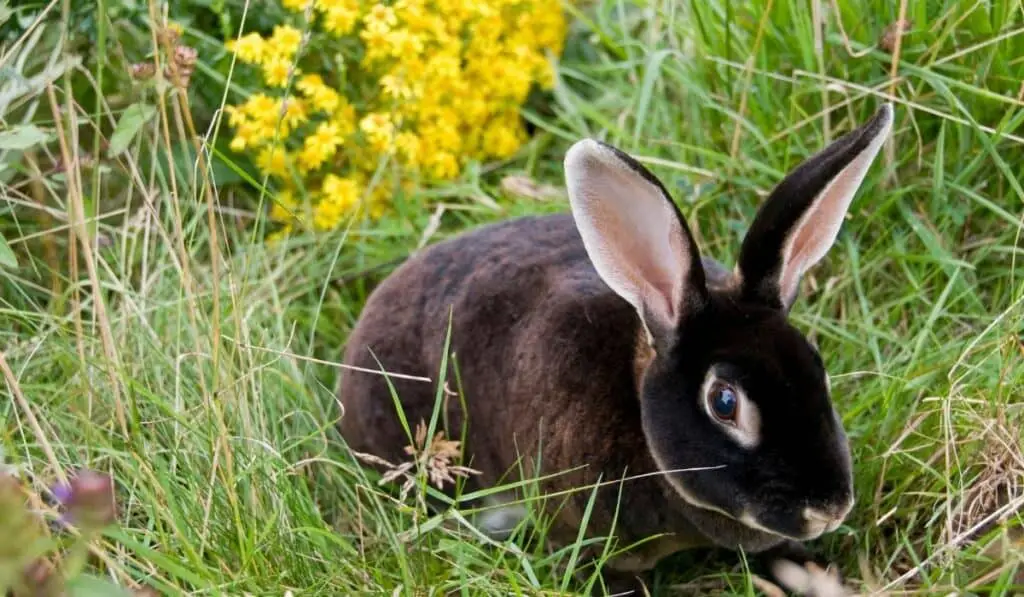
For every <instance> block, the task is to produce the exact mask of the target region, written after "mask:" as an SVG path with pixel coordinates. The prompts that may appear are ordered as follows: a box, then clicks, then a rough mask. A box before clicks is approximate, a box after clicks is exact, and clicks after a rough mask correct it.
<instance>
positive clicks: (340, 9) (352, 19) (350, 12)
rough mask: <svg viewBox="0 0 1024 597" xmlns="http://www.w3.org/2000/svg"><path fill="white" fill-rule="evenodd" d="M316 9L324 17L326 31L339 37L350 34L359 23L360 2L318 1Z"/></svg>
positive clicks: (348, 0)
mask: <svg viewBox="0 0 1024 597" xmlns="http://www.w3.org/2000/svg"><path fill="white" fill-rule="evenodd" d="M316 8H317V10H319V11H320V12H321V14H323V16H324V21H323V23H324V29H326V30H327V32H328V33H333V34H334V35H337V36H339V37H340V36H342V35H347V34H348V33H350V32H351V31H352V29H354V28H355V26H356V22H358V21H359V2H358V0H316Z"/></svg>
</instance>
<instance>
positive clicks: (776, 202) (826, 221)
mask: <svg viewBox="0 0 1024 597" xmlns="http://www.w3.org/2000/svg"><path fill="white" fill-rule="evenodd" d="M892 121H893V109H892V105H891V104H888V103H887V104H885V105H883V106H882V108H881V109H880V110H879V111H878V112H877V113H875V115H874V116H872V117H871V120H869V121H868V122H866V123H864V124H863V125H861V126H860V127H859V128H857V129H855V130H853V131H850V132H849V133H847V134H845V135H843V136H842V137H840V138H839V139H837V140H836V141H835V142H834V143H832V144H831V145H830V146H828V147H827V148H825V149H824V150H822V151H821V152H820V153H818V154H817V155H815V156H813V157H811V158H809V159H808V160H807V161H805V162H804V163H802V164H800V165H799V166H797V167H796V168H795V169H794V170H793V171H792V172H790V174H789V175H788V176H786V178H784V179H783V180H782V182H781V183H779V185H778V186H777V187H775V189H774V190H773V191H772V193H771V195H769V197H768V199H767V200H766V201H765V202H764V204H763V205H762V206H761V209H760V210H759V211H758V214H757V216H756V217H755V218H754V223H753V224H752V225H751V226H750V230H749V231H748V232H747V235H746V237H745V238H744V239H743V246H742V247H741V248H740V256H739V261H738V264H737V274H738V275H739V277H740V280H741V286H740V290H741V292H742V293H743V295H744V297H745V298H747V299H750V300H755V301H758V302H761V303H764V304H768V305H770V306H772V307H774V308H777V309H781V310H783V311H789V309H790V307H792V305H793V302H794V301H795V300H796V297H797V291H798V288H799V285H800V279H801V277H802V276H803V275H804V274H805V273H806V272H807V270H809V269H810V268H811V267H813V266H814V265H815V264H816V263H818V261H820V260H821V258H822V257H824V256H825V253H827V252H828V250H829V249H830V248H831V247H832V244H833V243H834V242H835V240H836V237H837V236H838V235H839V227H840V225H841V224H842V222H843V218H845V217H846V212H847V210H848V209H849V207H850V202H851V201H852V200H853V196H854V194H856V192H857V189H858V188H860V185H861V183H862V182H863V181H864V175H865V174H866V173H867V171H868V168H869V167H870V166H871V163H872V162H873V161H874V159H875V156H876V155H878V151H879V150H880V149H881V147H882V143H884V142H885V139H886V137H888V136H889V131H890V130H891V129H892Z"/></svg>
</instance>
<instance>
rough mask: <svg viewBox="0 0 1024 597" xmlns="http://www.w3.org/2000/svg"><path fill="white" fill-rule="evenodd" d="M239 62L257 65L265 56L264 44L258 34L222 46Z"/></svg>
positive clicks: (245, 36)
mask: <svg viewBox="0 0 1024 597" xmlns="http://www.w3.org/2000/svg"><path fill="white" fill-rule="evenodd" d="M224 45H225V46H226V47H227V49H228V51H229V52H234V53H235V56H237V57H238V59H239V60H241V61H242V62H245V63H247V64H259V63H260V61H262V60H263V56H264V54H266V42H265V41H264V39H263V38H262V37H260V35H259V34H258V33H249V34H248V35H244V36H242V37H240V38H238V39H232V40H229V41H228V42H227V43H226V44H224Z"/></svg>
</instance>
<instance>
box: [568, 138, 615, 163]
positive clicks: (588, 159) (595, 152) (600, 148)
mask: <svg viewBox="0 0 1024 597" xmlns="http://www.w3.org/2000/svg"><path fill="white" fill-rule="evenodd" d="M608 153H609V151H608V149H607V148H606V147H605V146H604V144H603V143H601V142H600V141H597V140H595V139H591V138H589V137H588V138H583V139H580V140H579V141H577V142H575V143H573V144H572V146H571V147H570V148H569V150H568V151H567V152H565V167H566V169H576V168H580V167H584V166H587V165H589V164H592V163H594V162H595V161H598V162H604V161H606V160H607V158H608V155H607V154H608Z"/></svg>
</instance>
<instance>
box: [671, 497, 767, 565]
mask: <svg viewBox="0 0 1024 597" xmlns="http://www.w3.org/2000/svg"><path fill="white" fill-rule="evenodd" d="M683 510H684V515H685V516H686V517H687V518H688V519H689V520H690V522H691V523H692V524H693V526H695V527H697V530H698V531H700V533H701V534H702V535H704V536H705V537H707V539H708V541H710V542H711V543H714V544H715V545H718V546H719V547H725V548H729V549H743V551H745V552H748V553H758V552H762V551H766V550H768V549H771V548H773V547H776V546H778V545H780V544H782V543H784V542H785V541H787V538H786V537H783V536H782V535H778V534H775V533H769V532H767V531H764V530H761V529H756V528H754V527H751V526H748V525H746V524H744V523H743V522H740V521H739V520H736V519H735V518H732V517H730V516H726V515H724V514H720V513H719V512H716V511H714V510H708V509H706V508H702V507H700V506H695V505H693V504H691V503H689V502H687V503H686V505H685V506H684V507H683Z"/></svg>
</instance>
